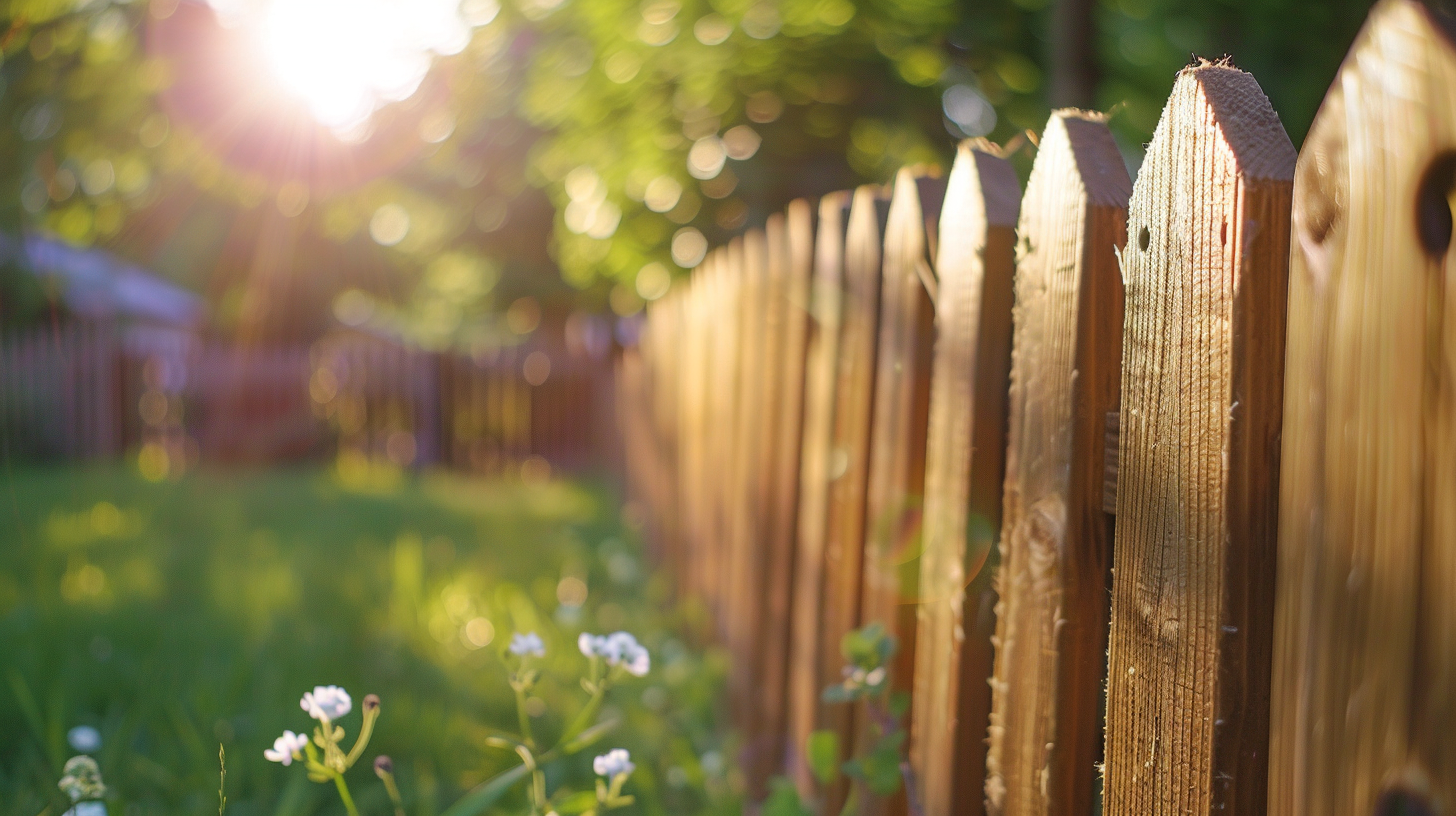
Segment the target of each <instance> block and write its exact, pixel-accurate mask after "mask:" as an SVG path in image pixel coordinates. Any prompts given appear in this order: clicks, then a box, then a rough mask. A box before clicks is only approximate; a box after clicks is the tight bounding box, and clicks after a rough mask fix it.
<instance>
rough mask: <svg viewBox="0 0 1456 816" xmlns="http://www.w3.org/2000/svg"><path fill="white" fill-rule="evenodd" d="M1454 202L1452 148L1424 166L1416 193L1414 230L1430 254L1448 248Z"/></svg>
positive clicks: (1436, 255)
mask: <svg viewBox="0 0 1456 816" xmlns="http://www.w3.org/2000/svg"><path fill="white" fill-rule="evenodd" d="M1453 204H1456V152H1448V153H1442V154H1441V155H1440V156H1437V157H1436V160H1435V161H1433V162H1431V166H1430V167H1428V168H1426V174H1425V176H1424V177H1423V178H1422V179H1421V187H1420V191H1419V192H1418V193H1417V194H1416V230H1417V231H1418V232H1419V233H1420V236H1421V245H1422V246H1423V247H1425V249H1426V252H1427V253H1429V254H1430V255H1431V257H1433V258H1441V257H1444V256H1445V255H1446V251H1447V250H1448V249H1450V248H1451V207H1452V206H1453Z"/></svg>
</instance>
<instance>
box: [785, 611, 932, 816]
mask: <svg viewBox="0 0 1456 816" xmlns="http://www.w3.org/2000/svg"><path fill="white" fill-rule="evenodd" d="M898 649H899V643H898V642H897V641H896V640H895V638H894V637H893V636H892V635H890V634H889V633H887V632H886V631H885V627H884V626H882V625H881V624H879V623H870V624H868V625H866V626H864V627H862V628H860V629H856V630H854V631H852V632H850V633H849V634H847V635H845V636H844V639H843V640H842V641H841V642H840V651H841V652H842V653H843V654H844V659H845V666H844V679H843V680H841V681H840V682H838V683H835V684H834V685H832V686H829V687H827V688H825V689H824V694H823V697H822V699H823V701H824V702H826V703H831V704H838V705H850V706H860V707H861V708H860V710H861V711H862V712H863V713H864V714H865V716H866V717H868V719H869V729H868V733H869V739H868V740H867V743H866V744H865V745H864V746H863V747H861V749H860V750H858V751H857V752H855V753H854V754H853V755H852V756H850V757H849V758H848V759H846V760H843V761H841V760H840V757H842V756H843V755H844V753H843V749H844V746H842V745H841V744H840V739H839V734H838V733H836V732H834V731H831V730H827V729H824V730H818V731H815V732H813V733H812V734H810V735H809V739H808V742H807V743H806V744H805V745H804V746H803V752H804V757H805V759H806V761H807V762H808V765H809V768H810V769H811V770H812V771H813V774H814V779H815V781H816V782H817V783H818V784H819V786H820V788H821V790H820V791H819V792H818V793H819V794H820V795H817V796H813V797H810V798H808V799H807V800H806V799H805V798H803V797H801V796H800V795H799V791H798V790H797V789H796V788H795V786H794V784H793V782H792V781H790V780H789V779H788V778H787V777H778V778H776V779H775V780H773V782H772V783H771V785H772V793H770V795H769V797H768V800H767V801H766V802H765V803H764V811H763V812H764V816H829V815H828V814H825V813H824V807H825V798H826V797H824V796H823V795H822V794H823V789H824V788H828V787H829V786H832V785H835V784H837V783H838V782H839V781H840V780H841V779H842V778H847V779H848V780H849V781H850V783H851V786H850V794H849V796H848V797H847V798H846V799H845V801H844V807H843V809H842V810H841V811H840V812H841V813H846V814H847V813H858V812H859V811H860V805H861V801H862V799H863V798H864V796H865V795H866V794H872V795H874V796H890V795H892V794H894V793H896V792H897V791H899V790H900V787H901V785H903V784H905V782H906V781H907V780H906V775H907V774H909V772H910V769H909V764H908V763H907V762H906V761H905V747H906V746H905V738H906V731H905V714H906V712H907V711H908V710H909V708H910V695H909V694H907V693H905V692H903V691H891V687H890V665H891V659H892V658H893V657H894V656H895V652H896V651H898ZM907 787H908V786H907ZM912 810H913V811H914V812H917V813H918V812H919V810H918V808H912Z"/></svg>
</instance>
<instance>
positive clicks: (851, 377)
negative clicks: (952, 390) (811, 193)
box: [818, 186, 888, 813]
mask: <svg viewBox="0 0 1456 816" xmlns="http://www.w3.org/2000/svg"><path fill="white" fill-rule="evenodd" d="M880 192H881V191H880V189H879V188H878V187H873V186H864V187H860V188H859V189H857V190H855V192H854V196H853V199H852V200H851V203H850V210H849V222H848V225H847V227H846V230H845V239H844V302H843V311H842V314H843V321H844V322H843V323H842V325H841V327H840V343H839V359H838V371H837V372H836V373H835V404H834V444H833V448H832V451H831V453H830V471H829V475H830V479H831V480H832V483H831V485H830V490H829V517H828V522H827V524H826V527H825V534H824V570H825V575H824V601H823V615H822V618H821V620H820V625H819V628H820V631H819V654H818V660H819V666H820V669H819V671H820V677H828V678H835V677H839V676H840V669H841V668H842V667H843V665H844V658H843V657H842V656H841V654H840V650H839V645H840V641H841V640H842V639H843V638H844V635H845V634H847V633H848V632H850V631H851V630H853V629H855V628H856V627H858V626H859V599H860V580H861V574H862V569H861V568H862V566H863V563H862V558H863V555H864V527H865V490H866V485H867V480H868V471H869V439H870V423H871V410H872V407H873V400H874V384H875V348H876V342H875V341H876V337H877V336H878V327H879V307H880V236H881V235H882V234H883V229H882V227H883V221H882V219H881V215H880V212H881V199H880ZM885 212H886V213H888V210H887V209H886V210H885ZM821 716H822V717H823V722H824V727H825V728H827V729H831V730H833V731H834V732H836V733H837V734H838V735H839V740H840V745H842V746H846V747H848V746H850V745H851V738H852V736H853V722H854V721H853V714H852V710H851V708H850V707H849V706H842V705H841V706H829V707H825V708H824V709H822V710H821ZM846 758H848V757H847V756H846ZM846 795H847V788H846V787H845V786H844V785H839V786H836V787H835V788H833V789H832V790H830V791H829V792H828V793H827V795H826V798H825V812H826V813H838V812H839V810H840V809H841V808H842V807H843V803H844V798H845V796H846Z"/></svg>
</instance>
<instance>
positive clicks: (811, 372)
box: [785, 193, 850, 798]
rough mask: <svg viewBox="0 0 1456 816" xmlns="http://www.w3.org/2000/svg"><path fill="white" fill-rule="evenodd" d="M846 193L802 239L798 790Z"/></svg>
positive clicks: (813, 721)
mask: <svg viewBox="0 0 1456 816" xmlns="http://www.w3.org/2000/svg"><path fill="white" fill-rule="evenodd" d="M849 199H850V194H849V193H831V194H829V195H827V196H825V197H824V198H823V199H822V200H821V201H820V202H819V219H818V227H817V230H816V232H815V235H814V239H813V242H812V244H811V245H810V246H808V247H807V249H808V251H809V253H810V255H811V257H812V263H813V285H812V288H811V291H810V301H809V303H810V305H809V312H810V315H811V317H812V320H811V321H810V322H809V324H808V326H807V328H808V349H807V357H806V360H805V364H804V366H805V368H804V405H803V430H802V442H801V447H800V450H801V453H800V466H799V501H798V528H797V536H798V537H797V540H796V541H795V545H796V547H795V549H796V557H795V562H794V587H793V598H792V604H793V607H792V615H791V618H790V625H791V627H792V629H793V634H792V639H791V645H792V650H791V652H790V657H789V676H788V696H789V722H788V733H787V738H788V744H787V745H786V746H785V752H786V765H787V768H788V770H789V773H790V775H791V776H792V777H793V779H794V783H795V784H796V785H797V787H798V789H799V794H800V795H801V796H803V797H805V798H809V797H812V796H813V795H814V779H813V775H812V773H811V771H810V769H809V765H808V762H807V759H806V757H805V756H804V753H803V752H804V746H805V745H806V744H807V743H808V741H809V735H810V734H812V733H813V732H814V731H815V730H817V729H819V728H821V727H823V726H824V721H823V718H822V716H821V706H820V703H819V695H820V692H821V690H822V689H823V687H824V686H825V685H826V684H827V683H828V682H829V681H828V680H827V679H826V678H825V677H823V676H822V674H821V659H820V656H819V654H820V649H821V645H820V644H821V640H820V634H821V627H820V621H821V616H822V615H823V611H824V606H823V603H824V593H825V573H826V570H825V563H824V552H825V537H826V524H827V521H828V515H829V492H830V480H831V478H832V476H831V473H832V469H833V467H834V464H833V459H834V448H833V435H834V403H835V393H836V391H835V372H836V370H837V368H838V365H839V343H840V325H841V313H842V308H843V303H844V294H843V288H844V228H845V222H846V218H847V216H848V214H849Z"/></svg>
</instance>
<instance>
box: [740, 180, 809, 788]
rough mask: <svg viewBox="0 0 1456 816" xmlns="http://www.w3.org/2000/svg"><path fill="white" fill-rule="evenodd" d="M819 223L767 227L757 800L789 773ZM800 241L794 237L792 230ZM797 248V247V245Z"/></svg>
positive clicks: (794, 218) (791, 221)
mask: <svg viewBox="0 0 1456 816" xmlns="http://www.w3.org/2000/svg"><path fill="white" fill-rule="evenodd" d="M812 228H813V226H812V218H811V217H810V213H809V210H808V205H807V204H806V203H805V202H802V201H799V202H795V204H794V205H791V206H790V208H789V210H788V212H787V213H785V214H780V213H775V214H773V215H771V216H769V218H768V222H767V224H766V225H765V227H764V238H765V251H766V258H767V267H766V269H767V278H766V290H765V294H766V302H765V327H764V351H763V358H762V376H763V379H764V383H765V387H764V397H763V400H764V401H763V409H762V410H763V413H762V416H763V430H762V439H761V440H760V441H759V444H760V445H761V446H762V450H763V459H762V460H761V463H760V466H761V468H762V474H761V476H760V479H759V484H760V486H761V488H760V492H759V496H758V502H759V513H760V533H759V546H760V548H761V550H760V553H759V555H758V562H759V565H760V570H761V571H760V573H759V574H758V579H759V582H760V586H759V590H760V595H759V597H758V599H757V600H758V608H757V610H756V613H755V614H756V615H757V616H758V620H759V621H760V625H759V627H758V637H757V640H756V641H755V642H754V646H755V647H756V648H757V654H756V655H754V656H753V658H752V659H753V662H754V664H755V667H754V669H753V682H754V684H755V686H756V691H755V693H754V702H753V706H754V710H755V712H756V724H755V732H754V736H753V744H752V746H751V748H750V753H751V755H752V757H753V764H752V767H751V768H749V791H750V794H751V795H755V796H761V795H765V794H766V793H767V789H768V779H769V778H770V777H771V776H774V775H776V774H779V773H782V772H783V766H784V747H785V716H786V699H785V695H786V692H787V683H786V678H787V673H788V671H787V664H788V657H789V655H788V646H789V636H790V629H789V609H790V603H791V596H790V590H791V588H792V580H793V568H794V531H795V527H796V526H797V521H798V517H797V512H796V506H797V501H798V489H799V450H800V425H801V421H802V409H803V397H804V390H803V389H804V353H805V352H804V349H805V332H806V321H807V319H808V309H807V305H808V297H809V294H808V292H809V266H810V257H811V255H812V252H813V247H812V239H811V238H810V236H812ZM791 231H794V232H797V233H798V235H799V237H797V238H793V239H791V236H790V232H791ZM792 243H797V244H798V246H797V247H795V246H793V245H792Z"/></svg>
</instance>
